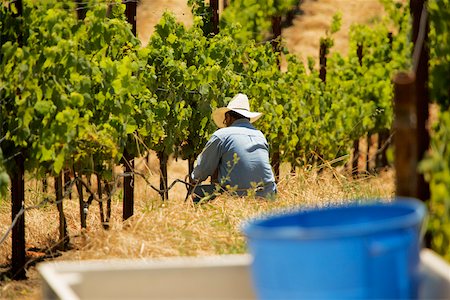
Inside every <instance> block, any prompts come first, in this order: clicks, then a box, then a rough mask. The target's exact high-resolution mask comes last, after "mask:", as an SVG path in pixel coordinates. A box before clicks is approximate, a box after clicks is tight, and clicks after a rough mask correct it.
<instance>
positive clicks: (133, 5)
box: [125, 1, 137, 36]
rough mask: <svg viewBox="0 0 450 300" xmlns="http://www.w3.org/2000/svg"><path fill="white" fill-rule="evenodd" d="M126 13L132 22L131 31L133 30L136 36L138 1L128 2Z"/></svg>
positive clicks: (128, 19)
mask: <svg viewBox="0 0 450 300" xmlns="http://www.w3.org/2000/svg"><path fill="white" fill-rule="evenodd" d="M125 5H126V8H125V15H126V17H127V21H128V23H130V24H131V26H132V28H131V32H133V34H134V36H136V33H137V30H136V28H137V26H136V11H137V1H130V2H126V4H125Z"/></svg>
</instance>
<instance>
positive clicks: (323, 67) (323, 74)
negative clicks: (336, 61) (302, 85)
mask: <svg viewBox="0 0 450 300" xmlns="http://www.w3.org/2000/svg"><path fill="white" fill-rule="evenodd" d="M327 52H328V47H327V45H326V43H325V42H323V41H320V50H319V63H320V71H319V78H320V79H321V80H322V82H323V83H325V82H326V81H327Z"/></svg>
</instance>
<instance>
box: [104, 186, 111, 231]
mask: <svg viewBox="0 0 450 300" xmlns="http://www.w3.org/2000/svg"><path fill="white" fill-rule="evenodd" d="M103 184H104V185H105V193H106V196H107V197H108V200H107V201H106V217H105V222H104V225H103V228H105V229H109V220H110V219H111V188H110V186H109V182H108V181H106V180H104V181H103Z"/></svg>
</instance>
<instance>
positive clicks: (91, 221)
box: [0, 0, 394, 299]
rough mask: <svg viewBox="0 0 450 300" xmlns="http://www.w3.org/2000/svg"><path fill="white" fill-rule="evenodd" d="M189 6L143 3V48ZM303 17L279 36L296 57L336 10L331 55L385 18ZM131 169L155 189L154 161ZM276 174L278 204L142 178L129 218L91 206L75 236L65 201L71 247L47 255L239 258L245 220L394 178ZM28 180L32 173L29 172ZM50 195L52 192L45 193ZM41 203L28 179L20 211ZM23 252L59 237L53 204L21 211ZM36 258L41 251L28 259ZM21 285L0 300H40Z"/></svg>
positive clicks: (369, 193)
mask: <svg viewBox="0 0 450 300" xmlns="http://www.w3.org/2000/svg"><path fill="white" fill-rule="evenodd" d="M186 3H187V0H142V1H141V3H140V4H139V7H138V13H137V24H138V37H139V38H140V39H141V41H142V44H143V45H145V44H146V43H147V41H148V39H149V37H150V36H151V34H152V32H153V26H154V24H155V23H157V22H158V20H159V18H160V17H161V15H162V13H163V12H164V11H165V10H168V11H172V12H173V13H174V14H175V15H176V17H177V18H178V19H179V20H180V21H181V22H183V23H184V24H186V26H190V25H191V24H192V21H191V17H192V16H191V13H190V11H189V9H188V7H187V4H186ZM301 8H302V10H303V14H302V15H298V16H297V17H296V18H295V20H294V25H293V26H292V27H289V28H285V29H284V30H283V38H284V40H285V43H286V45H287V47H288V48H289V49H290V51H291V52H293V53H297V54H298V55H299V56H301V57H306V56H317V55H318V45H319V39H320V37H321V36H323V35H324V34H325V32H326V30H327V29H328V27H329V25H330V23H331V18H332V16H333V15H334V14H335V13H336V12H341V13H342V19H343V24H342V29H341V31H340V32H338V33H337V34H336V36H335V38H336V41H335V47H334V50H335V51H340V52H344V53H345V51H347V38H348V29H349V27H350V25H351V24H352V23H353V22H370V21H371V20H373V19H374V18H377V17H379V16H380V14H382V13H383V10H382V6H381V5H380V4H379V3H378V1H377V0H304V3H303V4H302V6H301ZM136 167H137V169H138V170H139V171H140V172H142V173H143V174H145V176H146V178H147V179H148V180H149V181H150V182H151V183H152V184H153V185H155V186H157V185H158V180H159V173H158V161H157V159H156V157H155V156H154V155H152V156H151V157H150V161H149V163H148V164H147V163H146V162H145V160H139V161H138V162H137V164H136ZM287 170H289V167H288V166H284V168H283V169H282V176H281V179H280V182H279V190H280V193H279V196H278V198H277V200H276V201H266V200H258V199H251V198H247V199H245V198H236V197H229V196H227V195H223V196H220V197H219V198H218V199H216V200H214V201H213V202H211V203H208V204H205V205H193V204H192V203H190V202H185V201H184V196H185V194H186V190H185V188H184V187H183V186H182V185H176V186H175V188H174V189H172V190H171V192H170V195H169V197H170V199H169V201H166V202H162V201H161V200H160V199H159V198H158V195H157V194H156V192H154V191H153V190H152V189H151V188H150V187H149V186H148V185H147V184H146V183H145V182H144V180H143V179H142V178H137V179H136V183H135V209H134V211H135V213H134V216H133V217H132V218H131V219H129V220H127V221H126V222H125V223H123V222H122V220H121V216H122V202H121V197H122V195H121V192H120V190H118V192H117V193H116V194H115V197H114V199H113V203H112V220H111V228H110V229H109V230H103V229H102V228H101V225H100V221H99V216H98V215H99V214H98V204H97V203H95V202H94V203H93V204H92V206H91V207H90V208H89V214H88V219H87V229H86V230H80V223H79V207H78V199H77V198H76V193H75V191H74V199H72V200H67V201H65V202H64V209H65V213H66V217H67V220H68V230H69V234H70V237H71V244H72V247H73V249H72V250H70V251H66V252H59V251H56V250H55V252H54V253H53V254H54V255H55V256H57V257H55V258H54V259H55V260H87V259H104V258H135V259H144V258H153V257H167V256H186V255H189V256H202V255H212V254H229V253H242V252H245V251H246V250H245V240H244V237H243V236H242V235H241V234H240V230H239V228H240V227H239V226H240V224H241V222H242V221H243V220H246V219H248V218H251V217H253V216H256V215H260V214H262V213H266V212H273V211H277V210H285V209H292V208H293V207H300V206H301V207H308V206H310V207H312V206H324V205H329V204H333V203H341V202H343V201H348V200H349V199H355V198H370V197H375V196H377V197H392V195H393V193H394V175H393V171H392V170H384V171H382V172H381V173H380V174H378V175H367V176H363V177H361V178H358V179H352V178H350V177H348V176H346V175H345V173H343V172H341V170H335V169H325V171H323V172H321V173H320V174H317V172H316V170H297V173H296V174H290V173H289V172H288V171H287ZM186 174H187V163H186V162H185V161H182V160H178V161H176V160H171V162H170V165H169V182H172V181H173V180H174V179H176V178H180V179H181V178H184V176H185V175H186ZM27 176H29V177H30V178H31V177H33V176H32V174H28V175H27ZM49 192H50V193H51V187H50V190H49ZM43 197H45V194H44V193H43V191H42V187H41V184H40V182H38V181H35V180H27V186H26V205H27V206H28V205H32V204H35V203H38V202H39V201H41V200H42V199H43ZM10 213H11V212H10V202H9V199H2V200H0V234H3V233H4V232H5V231H6V229H7V228H8V226H9V224H10V223H11V220H10V219H11V215H10ZM25 219H26V241H27V243H28V244H27V247H29V248H32V247H39V248H46V247H51V246H52V245H54V244H55V242H56V239H57V237H58V214H57V210H56V208H55V205H47V206H45V207H43V208H40V209H36V210H30V211H28V212H27V213H26V216H25ZM28 254H29V255H30V256H32V255H35V256H38V255H39V253H33V252H29V253H28ZM10 255H11V241H10V238H9V239H7V240H6V241H5V243H3V244H1V245H0V270H2V269H5V268H6V267H7V265H8V263H9V259H10ZM27 275H28V277H29V279H28V280H26V281H18V282H15V281H8V280H0V299H39V298H40V283H39V276H38V274H37V271H36V269H35V267H34V266H31V267H30V268H29V269H28V272H27Z"/></svg>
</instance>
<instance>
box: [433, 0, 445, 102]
mask: <svg viewBox="0 0 450 300" xmlns="http://www.w3.org/2000/svg"><path fill="white" fill-rule="evenodd" d="M428 10H429V16H430V35H429V36H430V83H431V92H432V98H433V100H435V101H436V102H437V103H438V104H439V105H441V107H442V109H443V110H446V109H448V108H449V107H450V85H449V78H450V23H449V21H448V20H450V1H449V0H439V1H437V0H431V1H428Z"/></svg>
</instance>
